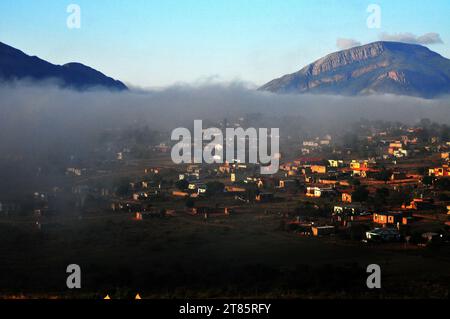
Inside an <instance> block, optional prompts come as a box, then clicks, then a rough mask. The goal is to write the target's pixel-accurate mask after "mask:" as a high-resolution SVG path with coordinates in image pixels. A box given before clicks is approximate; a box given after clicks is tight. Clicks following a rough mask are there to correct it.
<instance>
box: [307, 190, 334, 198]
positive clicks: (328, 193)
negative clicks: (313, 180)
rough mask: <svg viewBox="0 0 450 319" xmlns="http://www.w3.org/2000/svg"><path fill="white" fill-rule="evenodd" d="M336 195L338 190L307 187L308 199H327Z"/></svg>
mask: <svg viewBox="0 0 450 319" xmlns="http://www.w3.org/2000/svg"><path fill="white" fill-rule="evenodd" d="M335 194H336V190H335V189H334V188H319V187H307V188H306V196H307V197H315V198H320V197H326V196H333V195H335Z"/></svg>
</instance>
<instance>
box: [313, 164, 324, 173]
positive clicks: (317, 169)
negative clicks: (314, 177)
mask: <svg viewBox="0 0 450 319" xmlns="http://www.w3.org/2000/svg"><path fill="white" fill-rule="evenodd" d="M311 172H312V173H316V174H326V172H327V167H326V166H324V165H312V166H311Z"/></svg>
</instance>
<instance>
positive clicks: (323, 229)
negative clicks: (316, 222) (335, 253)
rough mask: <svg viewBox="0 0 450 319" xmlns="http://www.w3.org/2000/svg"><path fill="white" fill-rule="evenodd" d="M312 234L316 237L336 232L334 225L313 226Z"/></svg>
mask: <svg viewBox="0 0 450 319" xmlns="http://www.w3.org/2000/svg"><path fill="white" fill-rule="evenodd" d="M311 230H312V234H313V236H314V237H320V236H326V235H331V234H334V232H335V227H334V226H313V227H311Z"/></svg>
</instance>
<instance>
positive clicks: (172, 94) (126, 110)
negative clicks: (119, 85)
mask: <svg viewBox="0 0 450 319" xmlns="http://www.w3.org/2000/svg"><path fill="white" fill-rule="evenodd" d="M0 96H1V97H2V102H1V107H0V158H1V154H3V155H6V154H14V153H23V152H24V151H25V152H27V153H31V155H33V156H37V155H39V153H43V154H44V155H45V152H48V151H49V150H53V151H54V152H57V153H59V154H62V153H69V154H71V153H70V152H72V151H73V152H75V150H78V149H81V148H83V146H86V147H89V146H91V147H95V145H96V141H97V140H98V137H99V136H100V135H101V134H102V132H103V131H115V130H117V129H119V130H120V129H123V128H129V127H143V126H148V127H150V128H151V129H152V130H158V131H160V132H165V133H164V134H167V138H169V137H170V135H169V132H171V130H172V129H174V128H176V127H189V125H192V123H193V121H194V119H201V120H204V121H207V120H211V121H214V120H223V119H224V118H227V119H233V118H237V117H241V116H246V115H248V114H261V115H262V116H263V117H264V118H265V119H266V121H265V122H263V123H260V124H261V125H267V126H261V127H280V128H283V129H285V130H286V127H287V126H288V125H287V123H288V122H289V120H290V121H291V122H293V123H294V125H293V132H294V133H297V132H298V131H299V130H302V131H304V132H312V131H314V130H316V131H320V130H324V131H328V130H329V129H330V128H331V127H335V128H336V129H337V130H339V129H344V128H346V127H349V125H350V124H351V123H353V122H354V121H358V120H359V119H360V118H367V119H371V120H389V121H401V122H407V123H408V122H409V123H415V122H417V121H419V120H420V119H422V118H429V119H431V120H434V121H437V122H441V123H442V122H444V123H449V122H450V108H449V107H448V105H449V98H448V97H443V98H441V99H435V100H424V99H420V98H413V97H404V96H393V95H379V96H377V95H374V96H361V97H343V96H326V95H323V96H322V95H276V94H272V93H267V92H259V91H255V90H253V89H249V88H248V86H246V85H244V84H242V83H230V84H227V85H220V84H213V85H204V86H194V87H192V86H183V85H179V86H175V87H170V88H166V89H162V90H158V91H145V90H140V91H137V90H131V91H127V92H114V93H111V92H106V91H90V92H76V91H71V90H62V89H58V88H56V87H54V86H47V85H44V86H42V85H40V86H35V85H28V84H27V85H23V84H15V85H0ZM257 125H259V124H257ZM64 151H65V152H64Z"/></svg>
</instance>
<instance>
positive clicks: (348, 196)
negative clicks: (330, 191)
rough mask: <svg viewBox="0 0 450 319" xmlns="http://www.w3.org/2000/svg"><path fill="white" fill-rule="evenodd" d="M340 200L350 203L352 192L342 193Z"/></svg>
mask: <svg viewBox="0 0 450 319" xmlns="http://www.w3.org/2000/svg"><path fill="white" fill-rule="evenodd" d="M342 201H343V202H344V203H351V202H352V194H350V193H342Z"/></svg>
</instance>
